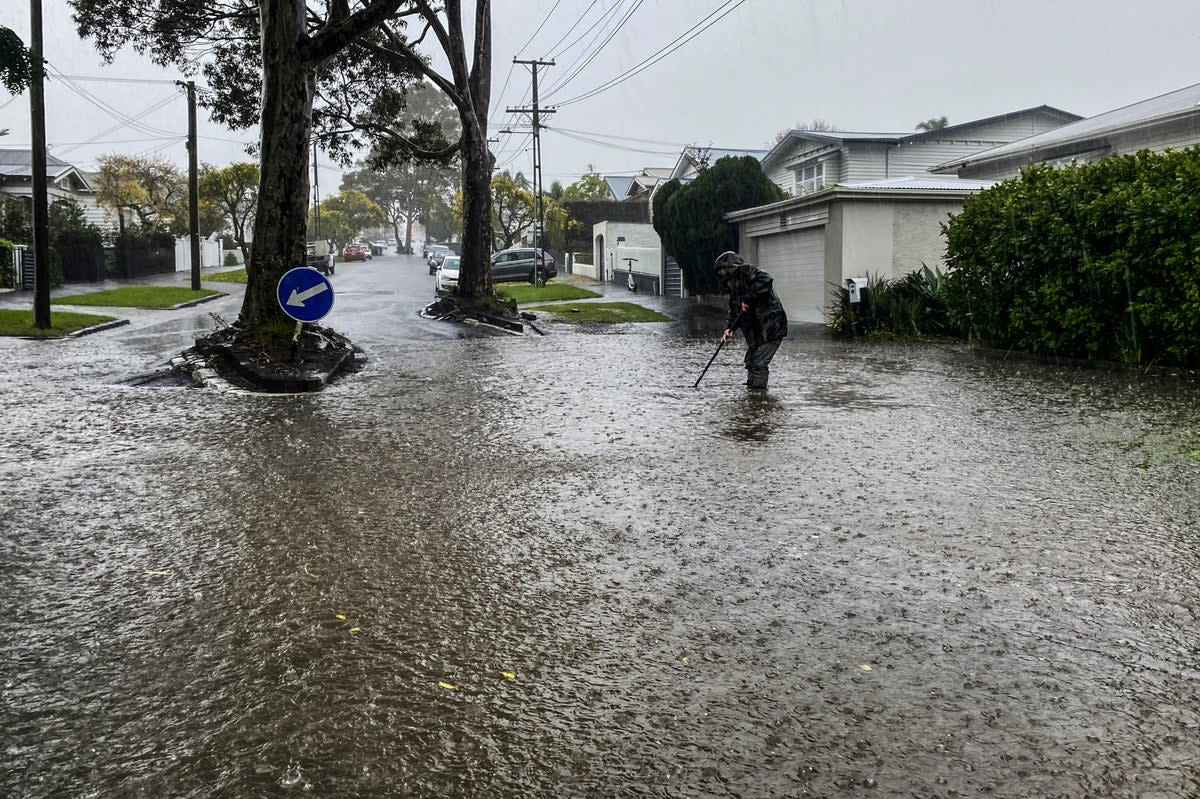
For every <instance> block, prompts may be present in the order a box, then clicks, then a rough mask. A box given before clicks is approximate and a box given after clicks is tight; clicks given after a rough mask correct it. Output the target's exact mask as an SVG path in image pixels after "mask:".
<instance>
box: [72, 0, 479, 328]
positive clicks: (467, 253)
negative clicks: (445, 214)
mask: <svg viewBox="0 0 1200 799" xmlns="http://www.w3.org/2000/svg"><path fill="white" fill-rule="evenodd" d="M68 2H69V3H70V5H71V6H72V7H73V8H74V12H75V13H74V19H75V22H76V25H77V26H78V29H79V32H80V34H81V35H83V36H85V37H88V38H91V39H93V40H94V41H95V43H96V45H97V47H98V48H99V49H100V50H101V52H102V53H103V54H104V55H105V56H106V57H108V58H111V57H112V56H113V54H114V53H115V52H116V51H117V50H118V49H120V48H121V47H124V46H132V47H134V48H135V49H137V50H139V51H141V52H144V53H147V54H148V55H149V56H150V57H151V58H152V59H154V60H155V61H156V62H157V63H159V64H161V65H164V66H171V67H177V68H180V69H183V70H184V71H186V72H189V73H190V72H193V71H197V70H198V71H200V72H201V73H202V74H203V75H204V77H205V79H206V83H207V85H208V91H206V92H204V93H203V94H202V102H203V103H204V104H205V105H206V107H208V109H209V110H210V113H211V115H212V116H213V118H214V119H215V120H217V121H219V122H223V123H225V124H228V125H230V126H231V127H235V128H244V127H248V126H250V125H252V124H256V123H257V124H258V125H259V126H260V136H261V138H260V142H261V144H260V150H259V156H260V158H261V169H262V175H261V179H260V183H259V192H258V209H257V212H256V214H255V221H254V233H253V236H252V238H253V241H254V247H253V248H252V250H251V253H250V256H251V257H250V262H249V263H248V264H247V273H248V280H247V287H246V293H245V298H244V300H243V303H242V310H241V315H240V321H241V322H242V323H243V325H244V326H246V327H248V328H250V329H252V330H253V329H262V328H265V327H267V326H272V325H274V324H275V323H280V322H286V317H285V316H284V315H283V312H282V310H281V309H280V308H279V306H278V303H277V302H276V300H275V286H276V284H277V282H278V280H279V278H280V277H281V276H282V274H283V273H284V272H285V271H287V269H289V268H291V266H292V265H294V264H295V263H297V262H302V261H303V259H304V245H305V239H306V236H305V225H306V216H307V205H308V195H309V187H310V182H309V175H308V165H309V150H310V147H311V145H312V142H313V137H314V133H315V136H316V138H317V139H318V140H319V141H320V143H321V144H322V145H323V146H324V147H325V148H326V149H327V150H328V151H330V152H332V153H333V154H334V156H335V157H339V158H340V159H342V160H343V162H345V163H349V158H350V153H351V152H353V150H354V149H355V148H356V147H360V146H364V147H366V146H373V147H374V148H375V149H376V150H377V151H378V152H379V153H380V157H381V158H397V159H398V158H402V157H404V156H413V157H422V158H448V157H450V156H452V155H454V154H456V153H457V154H458V155H459V157H460V159H461V163H462V173H463V193H464V217H465V218H464V243H463V272H462V278H461V282H460V287H461V290H462V291H463V293H465V294H467V295H468V296H479V295H482V294H484V293H490V272H489V270H488V269H487V268H486V266H487V249H488V246H487V245H488V237H489V236H488V227H489V223H490V204H491V198H490V191H489V188H490V178H491V164H492V157H491V154H490V152H489V150H488V147H487V114H488V108H489V101H490V88H491V84H490V81H491V33H492V30H491V0H476V2H475V4H474V19H473V20H472V19H465V18H464V9H463V2H462V0H446V2H445V3H444V4H443V5H440V6H437V7H435V6H434V5H433V4H432V3H431V2H429V0H359V1H358V2H356V3H354V4H353V5H351V4H350V3H349V2H347V0H331V1H330V2H328V3H321V2H313V3H309V2H306V0H226V2H222V3H202V2H182V3H181V2H174V0H155V2H151V3H147V2H145V0H68ZM465 23H470V24H472V26H473V37H472V38H470V39H468V37H467V36H466V35H465V33H464V30H465V28H466V25H465ZM410 27H411V28H413V29H417V35H415V36H413V37H409V35H408V34H409V33H410ZM426 39H430V40H431V41H432V42H433V45H432V46H430V45H426V44H425V41H426ZM423 45H424V46H425V48H426V49H432V50H436V51H440V52H436V53H434V54H432V57H431V54H430V53H427V52H424V51H423V50H422V46H423ZM434 57H436V58H437V60H438V61H439V62H444V63H446V64H447V65H448V74H445V75H443V74H442V73H441V72H439V71H438V70H437V68H435V67H434V66H433V60H434ZM418 74H419V75H422V76H424V77H426V78H428V79H429V81H430V82H431V83H433V84H434V85H435V86H437V87H438V89H440V90H441V91H442V92H444V93H445V94H446V96H447V97H449V98H450V100H451V102H452V103H453V105H454V107H455V110H456V111H457V113H458V117H459V121H460V123H461V130H460V131H459V136H458V137H457V139H455V140H452V141H448V142H447V141H439V140H438V136H437V135H436V131H435V130H434V129H433V127H432V126H430V125H428V124H424V123H422V122H421V121H414V122H413V123H412V124H411V125H410V126H409V129H405V128H401V127H400V126H398V125H396V124H394V123H395V120H396V118H397V114H398V112H399V111H400V110H401V108H402V106H403V104H404V92H405V87H406V86H407V85H408V84H409V83H410V82H411V81H412V79H413V76H414V75H418ZM314 124H315V128H314Z"/></svg>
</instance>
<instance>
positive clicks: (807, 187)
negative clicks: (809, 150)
mask: <svg viewBox="0 0 1200 799" xmlns="http://www.w3.org/2000/svg"><path fill="white" fill-rule="evenodd" d="M824 186H825V162H824V161H819V162H818V163H815V164H809V165H807V166H803V167H800V168H799V169H797V170H796V195H797V196H800V195H802V194H812V193H813V192H814V191H817V190H818V189H820V188H823V187H824Z"/></svg>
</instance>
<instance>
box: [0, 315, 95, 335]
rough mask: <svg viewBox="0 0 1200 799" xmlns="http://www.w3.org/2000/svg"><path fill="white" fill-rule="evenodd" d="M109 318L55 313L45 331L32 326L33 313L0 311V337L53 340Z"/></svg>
mask: <svg viewBox="0 0 1200 799" xmlns="http://www.w3.org/2000/svg"><path fill="white" fill-rule="evenodd" d="M111 321H113V317H111V316H96V315H94V314H87V313H68V312H66V311H57V312H55V313H52V314H50V325H51V327H48V328H46V329H44V330H43V329H42V328H40V327H34V326H33V311H32V310H28V311H17V310H10V309H3V310H0V336H34V337H37V338H55V337H58V336H65V335H67V334H68V333H74V332H75V331H76V330H83V329H84V328H85V327H91V326H92V325H98V324H102V323H103V322H111Z"/></svg>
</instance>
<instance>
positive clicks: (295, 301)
mask: <svg viewBox="0 0 1200 799" xmlns="http://www.w3.org/2000/svg"><path fill="white" fill-rule="evenodd" d="M327 288H329V286H328V285H327V284H325V283H318V284H317V285H315V286H313V287H312V288H310V289H305V290H304V291H296V290H295V289H292V296H290V297H288V301H287V304H288V305H296V306H299V307H300V308H303V307H304V301H305V300H311V299H312V298H313V297H315V296H317V295H318V294H320V293H321V292H322V291H324V290H325V289H327Z"/></svg>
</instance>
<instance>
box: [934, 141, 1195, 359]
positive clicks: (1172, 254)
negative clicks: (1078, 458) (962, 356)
mask: <svg viewBox="0 0 1200 799" xmlns="http://www.w3.org/2000/svg"><path fill="white" fill-rule="evenodd" d="M944 231H945V234H946V239H947V250H946V261H947V264H948V266H949V267H950V272H949V275H948V276H947V278H946V286H945V300H946V305H947V310H948V313H949V315H950V319H951V321H952V322H953V323H954V324H955V325H957V326H958V327H959V328H960V329H961V330H962V331H963V332H964V333H965V334H966V335H967V336H968V337H969V338H970V339H971V340H973V341H974V342H976V343H978V344H981V345H983V346H988V347H998V348H1005V349H1018V350H1025V351H1029V352H1034V353H1040V354H1050V355H1061V356H1068V357H1078V358H1091V359H1099V360H1116V361H1124V362H1127V363H1135V364H1150V363H1160V364H1172V365H1180V366H1191V367H1194V366H1198V365H1200V147H1193V148H1190V149H1187V150H1182V151H1171V150H1168V151H1166V152H1164V153H1152V152H1150V151H1142V152H1139V153H1136V154H1133V155H1125V156H1111V157H1108V158H1105V159H1102V160H1100V161H1097V162H1094V163H1090V164H1076V165H1071V166H1067V167H1051V166H1047V165H1038V166H1032V167H1028V168H1026V169H1025V170H1024V171H1022V173H1021V175H1020V177H1018V178H1013V179H1011V180H1006V181H1003V182H1001V183H999V184H997V185H995V186H993V187H992V188H990V189H987V190H985V191H982V192H980V193H979V194H977V195H975V196H972V197H969V198H967V200H966V202H965V203H964V205H963V210H962V213H960V214H958V215H957V216H954V217H952V218H951V220H950V221H949V222H948V223H947V224H946V225H944Z"/></svg>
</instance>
